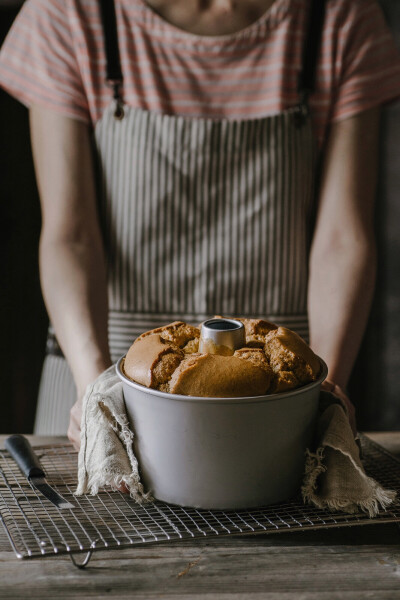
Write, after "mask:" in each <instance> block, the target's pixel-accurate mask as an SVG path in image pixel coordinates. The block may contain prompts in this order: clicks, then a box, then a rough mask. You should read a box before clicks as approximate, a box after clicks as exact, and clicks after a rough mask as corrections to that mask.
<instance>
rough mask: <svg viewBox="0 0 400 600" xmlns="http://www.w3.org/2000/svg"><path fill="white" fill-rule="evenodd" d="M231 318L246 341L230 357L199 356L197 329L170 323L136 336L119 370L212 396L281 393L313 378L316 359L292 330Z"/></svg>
mask: <svg viewBox="0 0 400 600" xmlns="http://www.w3.org/2000/svg"><path fill="white" fill-rule="evenodd" d="M237 320H238V321H241V322H242V323H243V325H244V328H245V339H246V343H245V346H243V347H242V348H240V349H238V350H236V351H235V352H234V354H233V356H222V355H219V354H208V353H202V354H201V353H199V351H198V349H199V340H200V328H199V327H195V326H194V325H189V324H188V323H185V322H183V321H175V322H173V323H170V324H168V325H165V326H163V327H158V328H156V329H153V330H151V331H146V332H144V333H142V334H141V335H140V336H139V337H138V338H137V339H136V340H135V342H134V343H133V344H132V346H131V348H130V349H129V351H128V353H127V355H126V357H125V360H124V364H123V371H124V373H125V375H126V376H127V377H129V378H130V379H132V380H133V381H135V382H137V383H140V384H141V385H145V386H147V387H150V388H153V389H158V390H160V391H163V392H169V393H172V394H182V395H187V396H200V397H216V398H218V397H219V398H221V397H242V396H259V395H265V394H273V393H279V392H285V391H288V390H291V389H294V388H297V387H300V386H302V385H305V384H307V383H310V382H312V381H314V380H315V379H317V377H318V375H319V372H320V368H321V366H320V361H319V359H318V357H317V356H316V355H315V354H314V352H313V351H312V350H311V348H310V347H309V346H308V344H307V343H306V342H305V341H304V340H303V339H302V338H301V337H300V336H298V335H297V334H296V333H295V332H293V331H291V330H290V329H287V328H285V327H280V326H277V325H275V324H274V323H270V322H269V321H265V320H262V319H249V318H238V319H237Z"/></svg>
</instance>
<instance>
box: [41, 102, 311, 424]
mask: <svg viewBox="0 0 400 600" xmlns="http://www.w3.org/2000/svg"><path fill="white" fill-rule="evenodd" d="M299 106H300V109H299ZM299 106H297V107H295V108H292V109H289V110H287V111H285V112H282V113H280V114H277V115H273V116H269V117H266V118H262V119H254V120H241V121H232V120H227V119H222V120H214V119H204V118H190V117H189V118H188V117H181V116H174V115H165V114H159V113H153V112H148V111H145V110H141V109H136V108H129V107H126V106H125V107H124V108H123V118H122V119H121V118H115V116H116V110H121V107H120V103H119V100H118V98H117V107H115V105H114V103H113V105H112V106H110V107H109V108H108V109H107V110H106V111H105V113H104V115H103V117H102V119H101V120H100V121H99V122H98V123H97V125H96V127H95V132H94V134H95V143H96V148H97V154H98V162H99V174H100V181H99V190H100V191H101V193H100V198H101V200H100V206H99V209H100V215H101V224H102V230H103V236H104V243H105V248H106V255H107V259H108V265H107V266H108V291H109V323H108V328H109V344H110V351H111V356H112V359H113V360H117V359H118V358H119V357H120V356H121V355H123V354H124V353H125V352H126V351H127V350H128V348H129V346H130V345H131V344H132V342H133V340H134V339H135V337H137V335H139V334H140V333H142V332H143V331H146V330H148V329H152V328H154V327H158V326H160V325H164V324H166V323H169V322H171V321H174V320H184V321H187V322H189V323H192V324H199V323H200V322H201V321H203V320H205V319H207V318H209V317H212V316H214V315H215V314H220V315H223V316H225V317H235V316H248V317H257V318H265V319H268V320H270V321H273V322H275V323H277V324H281V325H285V326H287V327H289V328H290V329H293V330H294V331H296V332H297V333H299V335H301V336H302V337H304V338H305V339H308V320H307V282H308V250H309V243H310V231H309V223H310V216H311V211H312V208H313V206H312V204H313V202H312V201H313V197H314V194H313V188H314V173H315V164H316V143H315V140H314V137H313V133H312V128H311V121H310V118H309V116H308V114H306V113H307V110H304V109H305V105H304V104H302V105H299ZM55 354H57V352H53V353H52V355H49V356H47V357H46V360H45V365H44V370H43V376H42V382H41V387H40V392H39V404H38V410H37V417H36V424H35V433H36V434H44V433H46V434H50V433H51V434H65V432H66V430H67V427H68V422H69V411H70V408H71V406H72V404H73V403H74V402H75V400H76V391H75V386H74V382H73V379H72V375H71V373H70V371H69V368H68V365H67V363H66V361H65V360H64V358H62V357H61V356H56V355H55Z"/></svg>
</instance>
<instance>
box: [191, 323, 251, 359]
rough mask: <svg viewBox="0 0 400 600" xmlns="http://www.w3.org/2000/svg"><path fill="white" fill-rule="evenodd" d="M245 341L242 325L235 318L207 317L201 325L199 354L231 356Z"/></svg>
mask: <svg viewBox="0 0 400 600" xmlns="http://www.w3.org/2000/svg"><path fill="white" fill-rule="evenodd" d="M245 343H246V337H245V331H244V325H243V323H241V322H240V321H236V320H235V319H209V320H208V321H204V323H202V325H201V333H200V345H199V351H200V352H201V354H220V355H222V356H232V354H233V353H234V352H235V350H237V349H238V348H242V347H243V346H244V345H245Z"/></svg>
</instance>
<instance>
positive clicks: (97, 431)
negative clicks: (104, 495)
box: [75, 365, 151, 502]
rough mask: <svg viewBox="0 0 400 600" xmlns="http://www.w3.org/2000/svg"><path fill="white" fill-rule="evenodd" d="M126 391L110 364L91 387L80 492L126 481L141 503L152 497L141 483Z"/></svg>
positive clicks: (85, 405) (80, 464) (93, 491)
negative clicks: (133, 446) (125, 400)
mask: <svg viewBox="0 0 400 600" xmlns="http://www.w3.org/2000/svg"><path fill="white" fill-rule="evenodd" d="M132 442H133V433H132V431H131V429H130V427H129V423H128V418H127V416H126V412H125V404H124V398H123V393H122V382H121V380H120V379H119V377H118V375H117V374H116V371H115V366H114V365H113V366H111V367H109V369H107V370H106V371H104V373H102V374H101V375H100V377H98V378H97V379H96V381H95V382H94V383H92V384H91V385H90V386H88V388H87V390H86V393H85V397H84V399H83V407H82V422H81V446H80V450H79V458H78V488H77V490H76V492H75V493H76V494H77V495H78V496H79V495H81V494H93V495H95V494H97V493H98V491H99V489H100V488H103V487H111V488H112V489H118V488H120V487H121V486H123V485H124V484H125V486H126V487H127V488H128V489H129V493H130V496H131V497H132V498H133V499H134V500H136V501H137V502H143V501H145V500H151V496H150V494H146V493H145V492H144V489H143V486H142V484H141V482H140V476H139V468H138V462H137V460H136V457H135V455H134V453H133V448H132Z"/></svg>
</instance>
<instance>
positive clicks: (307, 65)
mask: <svg viewBox="0 0 400 600" xmlns="http://www.w3.org/2000/svg"><path fill="white" fill-rule="evenodd" d="M309 4H310V8H309V15H308V24H307V29H306V36H305V40H304V45H303V57H302V67H301V70H300V73H299V79H298V91H299V94H300V100H301V102H304V103H307V100H308V96H309V95H310V94H311V92H313V91H314V89H315V75H316V66H317V58H318V53H319V49H320V46H321V38H322V29H323V25H324V18H325V0H310V2H309Z"/></svg>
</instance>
